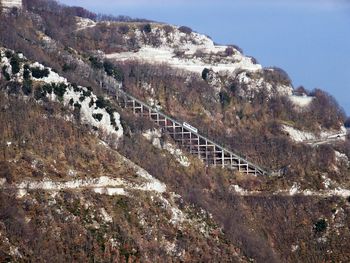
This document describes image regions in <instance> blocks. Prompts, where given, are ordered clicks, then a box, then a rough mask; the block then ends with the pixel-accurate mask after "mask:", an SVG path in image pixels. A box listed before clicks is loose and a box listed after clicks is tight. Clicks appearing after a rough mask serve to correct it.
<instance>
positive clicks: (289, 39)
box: [60, 0, 350, 115]
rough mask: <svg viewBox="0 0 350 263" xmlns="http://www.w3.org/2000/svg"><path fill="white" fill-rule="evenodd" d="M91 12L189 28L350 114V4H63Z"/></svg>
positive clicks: (112, 0)
mask: <svg viewBox="0 0 350 263" xmlns="http://www.w3.org/2000/svg"><path fill="white" fill-rule="evenodd" d="M60 2H61V3H64V4H67V5H74V6H83V7H85V8H87V9H89V10H90V11H94V12H97V13H104V14H113V15H127V16H130V17H133V18H146V19H150V20H154V21H159V22H166V23H170V24H175V25H185V26H189V27H191V28H192V29H193V30H194V31H197V32H199V33H203V34H206V35H208V36H210V37H211V38H212V39H213V40H214V42H216V43H218V44H235V45H238V46H239V47H241V48H242V49H243V51H244V54H246V55H249V56H253V57H255V58H256V59H257V60H258V62H259V63H260V64H262V65H263V66H264V67H270V66H275V67H279V68H282V69H284V70H285V71H286V72H287V73H288V74H289V76H290V78H291V79H292V81H293V85H294V87H298V86H300V85H302V86H304V87H305V88H306V89H308V90H313V89H315V88H321V89H323V90H326V91H327V92H328V93H330V94H331V95H332V96H334V97H335V98H336V100H337V101H338V102H339V104H340V105H341V106H342V107H343V109H344V110H345V111H346V113H347V115H350V0H215V1H214V0H173V1H170V0H167V1H166V0H99V1H96V0H60Z"/></svg>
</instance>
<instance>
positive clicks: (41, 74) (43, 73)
mask: <svg viewBox="0 0 350 263" xmlns="http://www.w3.org/2000/svg"><path fill="white" fill-rule="evenodd" d="M31 71H32V76H33V77H34V78H36V79H41V78H45V77H47V76H49V74H50V71H49V69H47V68H44V69H40V68H39V67H34V68H31Z"/></svg>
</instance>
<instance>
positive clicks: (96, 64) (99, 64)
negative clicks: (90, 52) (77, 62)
mask: <svg viewBox="0 0 350 263" xmlns="http://www.w3.org/2000/svg"><path fill="white" fill-rule="evenodd" d="M89 61H90V63H91V66H92V67H93V68H97V69H102V68H103V63H102V62H101V61H100V60H99V59H98V58H97V57H89Z"/></svg>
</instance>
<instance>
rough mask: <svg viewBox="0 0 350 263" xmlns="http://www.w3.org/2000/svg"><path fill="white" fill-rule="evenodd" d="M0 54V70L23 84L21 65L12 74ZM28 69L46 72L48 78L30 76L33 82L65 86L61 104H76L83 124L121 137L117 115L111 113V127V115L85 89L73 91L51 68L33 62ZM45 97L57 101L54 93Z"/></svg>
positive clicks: (95, 97)
mask: <svg viewBox="0 0 350 263" xmlns="http://www.w3.org/2000/svg"><path fill="white" fill-rule="evenodd" d="M0 52H1V56H0V59H1V60H0V67H1V68H2V67H3V66H6V72H7V73H8V74H9V75H10V77H11V79H13V80H16V81H18V82H20V83H21V82H23V71H24V65H23V63H22V65H21V67H20V71H19V73H17V74H12V67H11V64H10V61H9V59H8V58H7V57H6V56H5V49H1V50H0ZM22 59H23V60H24V61H25V62H26V59H25V57H23V56H22ZM30 68H39V69H40V70H44V69H46V70H48V76H46V77H43V78H34V77H33V76H32V79H33V80H35V81H38V82H44V83H47V84H65V86H66V92H65V93H64V95H63V102H64V104H65V105H66V106H73V105H74V104H76V103H77V104H78V105H80V106H81V107H80V113H81V118H82V121H83V122H84V123H87V124H90V125H92V126H95V127H97V128H99V129H100V130H102V131H103V132H105V133H107V134H113V135H115V136H116V138H117V140H118V139H120V138H121V137H122V136H123V127H122V125H121V122H120V115H119V113H118V112H113V113H111V114H112V116H113V119H114V121H115V125H113V124H112V117H111V115H110V114H109V113H108V112H107V111H106V109H104V108H103V109H101V108H98V107H97V106H96V103H95V102H96V101H97V96H96V95H94V94H93V93H92V92H90V91H88V89H87V88H85V87H80V86H79V87H78V89H77V90H75V89H74V88H73V87H72V85H70V83H69V82H68V81H67V79H66V78H64V77H61V76H60V75H59V74H57V73H56V72H54V71H52V69H51V68H49V67H45V66H44V65H42V64H40V63H39V62H34V63H32V64H30ZM0 77H1V73H0ZM84 92H85V93H91V95H89V96H84ZM47 97H48V98H49V99H50V100H53V101H57V99H58V98H57V96H56V95H55V94H54V92H52V93H50V94H47ZM81 98H83V100H81ZM71 102H73V103H71ZM94 114H101V115H102V119H101V120H98V119H96V118H94Z"/></svg>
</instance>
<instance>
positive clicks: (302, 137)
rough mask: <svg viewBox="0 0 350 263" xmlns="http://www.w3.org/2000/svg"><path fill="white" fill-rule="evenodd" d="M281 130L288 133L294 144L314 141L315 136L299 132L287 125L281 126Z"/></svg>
mask: <svg viewBox="0 0 350 263" xmlns="http://www.w3.org/2000/svg"><path fill="white" fill-rule="evenodd" d="M282 130H283V131H285V132H286V133H288V134H289V136H290V138H291V139H292V140H294V141H296V142H303V141H308V140H314V139H316V136H315V134H313V133H311V132H304V131H300V130H297V129H295V128H293V127H290V126H287V125H282Z"/></svg>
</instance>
